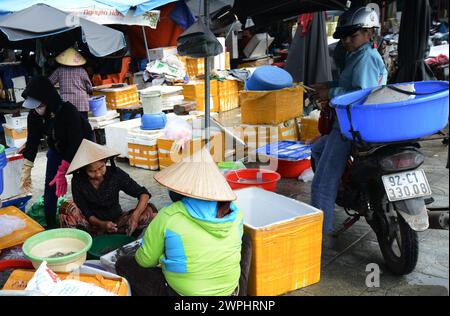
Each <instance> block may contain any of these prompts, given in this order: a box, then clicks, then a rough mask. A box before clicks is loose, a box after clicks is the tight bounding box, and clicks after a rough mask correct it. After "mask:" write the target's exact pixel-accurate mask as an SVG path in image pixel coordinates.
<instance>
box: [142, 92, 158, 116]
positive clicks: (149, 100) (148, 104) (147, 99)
mask: <svg viewBox="0 0 450 316" xmlns="http://www.w3.org/2000/svg"><path fill="white" fill-rule="evenodd" d="M141 101H142V107H143V108H144V114H156V113H160V112H162V100H161V92H160V91H148V92H146V93H141Z"/></svg>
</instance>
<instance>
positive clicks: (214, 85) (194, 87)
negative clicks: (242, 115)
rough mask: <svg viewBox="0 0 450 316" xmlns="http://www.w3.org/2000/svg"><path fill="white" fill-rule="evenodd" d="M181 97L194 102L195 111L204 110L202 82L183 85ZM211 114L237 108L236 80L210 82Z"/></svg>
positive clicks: (203, 85)
mask: <svg viewBox="0 0 450 316" xmlns="http://www.w3.org/2000/svg"><path fill="white" fill-rule="evenodd" d="M183 96H184V99H185V100H187V101H196V103H197V110H198V111H204V110H205V84H204V82H203V81H197V82H192V83H189V84H184V85H183ZM210 98H211V112H224V111H229V110H233V109H235V108H238V107H239V91H238V82H237V81H236V80H225V81H217V80H211V90H210Z"/></svg>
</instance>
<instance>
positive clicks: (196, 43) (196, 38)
mask: <svg viewBox="0 0 450 316" xmlns="http://www.w3.org/2000/svg"><path fill="white" fill-rule="evenodd" d="M177 42H178V54H180V55H181V56H190V57H194V58H203V57H212V56H217V55H219V54H221V53H223V47H222V45H221V44H220V42H219V41H218V40H217V38H216V37H215V36H214V34H213V33H212V32H211V31H210V30H209V29H207V28H206V25H205V24H204V22H203V19H198V21H197V22H195V23H194V24H192V26H191V27H189V28H188V29H187V30H186V31H185V32H184V33H183V34H181V35H180V36H179V37H178V41H177Z"/></svg>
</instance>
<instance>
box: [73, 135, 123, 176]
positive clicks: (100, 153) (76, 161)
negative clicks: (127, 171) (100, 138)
mask: <svg viewBox="0 0 450 316" xmlns="http://www.w3.org/2000/svg"><path fill="white" fill-rule="evenodd" d="M118 155H120V153H118V152H117V151H115V150H112V149H109V148H108V147H106V146H102V145H99V144H96V143H94V142H91V141H89V140H87V139H83V141H82V142H81V145H80V147H78V150H77V153H76V154H75V157H73V160H72V163H71V164H70V167H69V170H67V174H71V173H72V172H74V171H76V170H78V169H80V168H83V167H84V166H87V165H89V164H91V163H93V162H96V161H99V160H102V159H107V158H111V157H114V156H118Z"/></svg>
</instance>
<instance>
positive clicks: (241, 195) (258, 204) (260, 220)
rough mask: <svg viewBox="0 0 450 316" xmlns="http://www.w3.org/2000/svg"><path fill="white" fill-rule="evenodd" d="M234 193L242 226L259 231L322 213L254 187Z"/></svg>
mask: <svg viewBox="0 0 450 316" xmlns="http://www.w3.org/2000/svg"><path fill="white" fill-rule="evenodd" d="M234 192H235V193H236V196H237V200H236V201H235V203H236V205H237V206H238V207H239V209H240V210H241V211H242V212H243V213H244V224H245V225H247V226H249V227H252V228H253V229H261V228H264V227H267V226H272V225H277V224H280V223H284V222H288V221H292V220H294V219H296V218H298V217H301V216H305V215H309V214H315V213H320V212H322V211H321V210H319V209H316V208H315V207H313V206H311V205H308V204H306V203H303V202H300V201H297V200H294V199H291V198H288V197H285V196H283V195H280V194H276V193H274V192H270V191H266V190H263V189H260V188H256V187H249V188H245V189H241V190H235V191H234ZM274 210H276V211H274Z"/></svg>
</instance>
